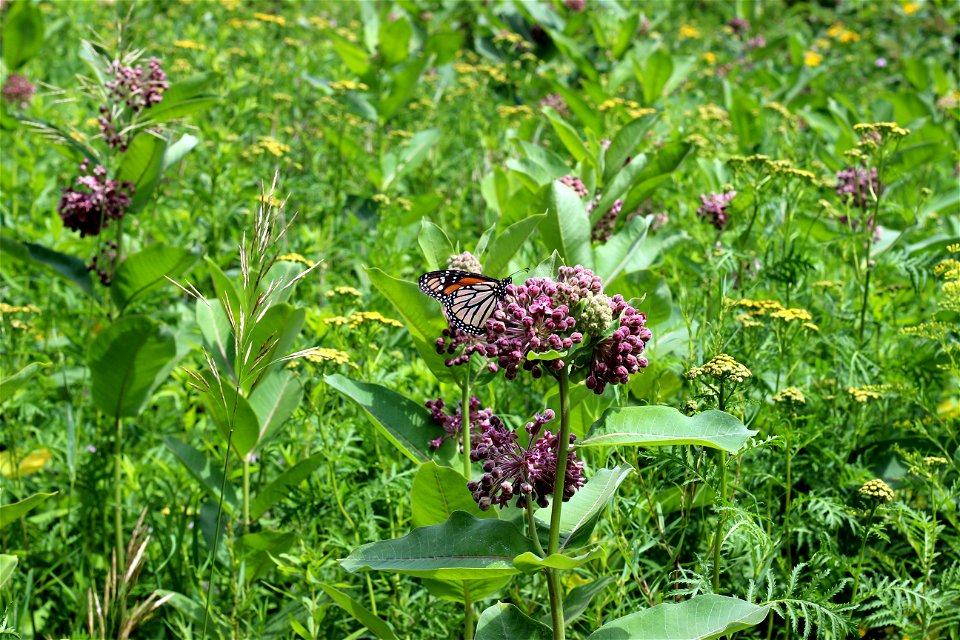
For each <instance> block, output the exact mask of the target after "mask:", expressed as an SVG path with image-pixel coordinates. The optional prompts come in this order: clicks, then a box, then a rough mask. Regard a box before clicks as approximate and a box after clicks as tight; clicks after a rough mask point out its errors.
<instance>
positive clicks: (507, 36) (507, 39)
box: [493, 31, 533, 50]
mask: <svg viewBox="0 0 960 640" xmlns="http://www.w3.org/2000/svg"><path fill="white" fill-rule="evenodd" d="M493 42H494V44H500V43H506V44H509V45H513V46H514V47H516V48H517V49H523V50H529V49H532V48H533V45H531V44H530V43H529V42H527V41H526V39H524V37H523V36H521V35H520V34H519V33H514V32H512V31H501V32H500V33H498V34H497V35H495V36H493Z"/></svg>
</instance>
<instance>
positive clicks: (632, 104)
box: [597, 97, 657, 118]
mask: <svg viewBox="0 0 960 640" xmlns="http://www.w3.org/2000/svg"><path fill="white" fill-rule="evenodd" d="M618 107H623V109H624V110H625V111H626V113H627V115H628V116H630V117H631V118H640V117H642V116H648V115H650V114H651V113H656V112H657V110H656V109H650V108H649V107H641V106H640V103H639V102H636V101H634V100H626V99H624V98H620V97H617V98H610V99H609V100H604V101H603V102H601V103H600V105H599V106H598V107H597V108H598V109H600V111H611V110H613V109H616V108H618Z"/></svg>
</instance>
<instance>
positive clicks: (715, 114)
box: [697, 102, 730, 127]
mask: <svg viewBox="0 0 960 640" xmlns="http://www.w3.org/2000/svg"><path fill="white" fill-rule="evenodd" d="M697 120H699V121H700V122H719V123H720V124H722V125H724V126H727V127H728V126H730V115H729V114H728V113H727V110H726V109H724V108H723V107H721V106H720V105H716V104H714V103H712V102H709V103H707V104H702V105H700V106H699V107H697Z"/></svg>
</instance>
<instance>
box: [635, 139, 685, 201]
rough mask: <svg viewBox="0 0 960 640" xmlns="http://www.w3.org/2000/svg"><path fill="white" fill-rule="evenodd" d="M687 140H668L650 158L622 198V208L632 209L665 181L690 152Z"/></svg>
mask: <svg viewBox="0 0 960 640" xmlns="http://www.w3.org/2000/svg"><path fill="white" fill-rule="evenodd" d="M691 149H692V146H691V145H690V143H689V142H682V141H675V142H668V143H667V144H665V145H664V146H663V147H662V148H661V149H659V150H658V151H657V154H656V155H655V156H653V157H652V158H650V162H648V163H647V167H646V168H645V169H644V170H643V171H642V172H641V173H640V175H638V176H637V177H636V179H635V180H634V186H633V187H632V188H631V189H630V191H629V192H628V193H627V195H626V197H625V198H624V199H623V209H624V210H625V211H633V210H634V209H636V208H637V207H638V206H640V204H642V203H643V201H644V200H646V199H647V198H648V197H650V195H651V194H652V193H653V192H654V191H656V189H657V188H658V187H659V186H660V185H661V184H663V183H665V182H666V181H667V180H668V179H669V178H670V175H671V174H672V173H673V172H674V171H675V170H676V169H677V167H679V166H680V164H681V163H682V162H683V161H684V159H686V157H687V156H688V155H689V154H690V150H691Z"/></svg>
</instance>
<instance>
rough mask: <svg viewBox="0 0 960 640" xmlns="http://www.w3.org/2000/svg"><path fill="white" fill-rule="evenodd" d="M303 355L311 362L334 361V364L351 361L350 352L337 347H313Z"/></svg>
mask: <svg viewBox="0 0 960 640" xmlns="http://www.w3.org/2000/svg"><path fill="white" fill-rule="evenodd" d="M303 357H304V359H305V360H309V361H310V362H333V363H334V364H348V363H349V362H350V354H348V353H345V352H343V351H338V350H337V349H325V348H321V347H317V348H315V349H311V350H310V351H308V352H307V353H305V354H304V356H303Z"/></svg>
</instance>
